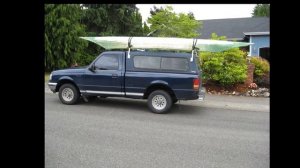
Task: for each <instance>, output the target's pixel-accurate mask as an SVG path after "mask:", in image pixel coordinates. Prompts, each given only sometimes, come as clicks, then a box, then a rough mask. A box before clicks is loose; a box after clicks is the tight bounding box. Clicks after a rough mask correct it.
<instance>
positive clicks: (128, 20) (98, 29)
mask: <svg viewBox="0 0 300 168" xmlns="http://www.w3.org/2000/svg"><path fill="white" fill-rule="evenodd" d="M83 7H84V9H83V18H82V23H83V24H84V25H86V30H87V35H88V36H142V35H143V34H144V31H145V30H144V28H143V23H142V16H141V14H140V13H139V11H138V8H136V6H135V4H83ZM102 51H104V49H103V48H101V47H100V46H98V45H96V44H94V43H90V42H89V43H88V47H87V48H86V49H85V53H86V55H85V56H84V58H82V60H84V63H85V64H87V63H89V62H91V61H92V60H93V59H95V57H96V56H97V55H99V53H101V52H102Z"/></svg>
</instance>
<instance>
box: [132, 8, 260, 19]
mask: <svg viewBox="0 0 300 168" xmlns="http://www.w3.org/2000/svg"><path fill="white" fill-rule="evenodd" d="M154 5H155V6H156V7H158V8H160V7H165V6H166V5H170V6H172V7H173V10H174V12H175V13H181V12H183V13H189V12H193V13H194V16H195V18H196V20H207V19H224V18H243V17H251V16H252V15H251V13H252V11H253V9H254V6H255V5H256V4H220V5H219V4H203V5H201V4H137V5H136V7H137V8H139V11H140V13H141V15H142V18H143V22H144V21H146V20H147V18H148V17H149V16H150V9H151V8H153V6H154Z"/></svg>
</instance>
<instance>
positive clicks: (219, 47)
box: [80, 36, 251, 52]
mask: <svg viewBox="0 0 300 168" xmlns="http://www.w3.org/2000/svg"><path fill="white" fill-rule="evenodd" d="M80 38H82V39H85V40H88V41H91V42H94V43H96V44H98V45H100V46H101V47H103V48H105V49H107V50H110V49H127V48H128V42H129V39H130V38H131V43H130V44H131V49H158V50H183V51H191V50H192V49H193V43H194V42H195V39H192V38H172V37H119V36H105V37H80ZM250 44H251V43H244V42H232V41H221V40H208V39H197V42H196V45H195V47H197V48H198V49H199V50H200V51H210V52H220V51H224V50H228V49H230V48H237V47H243V46H248V45H250Z"/></svg>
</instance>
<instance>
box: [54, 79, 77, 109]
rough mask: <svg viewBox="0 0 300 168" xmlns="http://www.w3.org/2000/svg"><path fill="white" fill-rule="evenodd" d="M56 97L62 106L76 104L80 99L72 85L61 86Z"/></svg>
mask: <svg viewBox="0 0 300 168" xmlns="http://www.w3.org/2000/svg"><path fill="white" fill-rule="evenodd" d="M58 96H59V99H60V101H61V102H62V103H63V104H68V105H71V104H76V103H77V102H78V100H79V98H80V94H79V91H78V90H77V88H76V87H75V86H74V85H73V84H69V83H67V84H63V85H62V86H61V87H60V88H59V92H58Z"/></svg>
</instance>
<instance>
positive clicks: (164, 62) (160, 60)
mask: <svg viewBox="0 0 300 168" xmlns="http://www.w3.org/2000/svg"><path fill="white" fill-rule="evenodd" d="M133 65H134V68H135V69H147V70H149V69H150V70H161V71H184V72H185V71H188V70H189V62H188V59H187V58H183V57H178V58H175V57H163V56H140V55H137V56H134V57H133Z"/></svg>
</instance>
